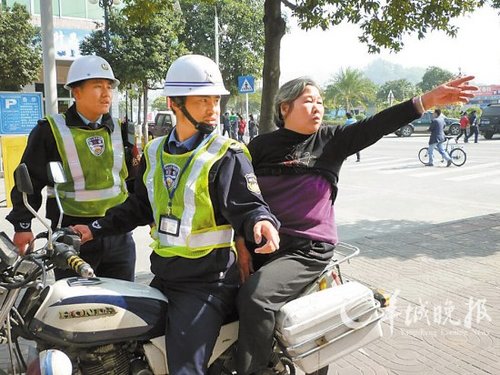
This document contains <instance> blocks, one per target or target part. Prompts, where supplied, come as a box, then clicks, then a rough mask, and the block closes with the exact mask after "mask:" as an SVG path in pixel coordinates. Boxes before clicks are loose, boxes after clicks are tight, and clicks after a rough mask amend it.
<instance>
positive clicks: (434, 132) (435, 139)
mask: <svg viewBox="0 0 500 375" xmlns="http://www.w3.org/2000/svg"><path fill="white" fill-rule="evenodd" d="M444 126H445V122H444V118H443V117H442V116H441V110H440V109H439V108H436V109H435V110H434V112H433V113H432V123H431V126H430V127H429V129H430V130H431V135H430V136H429V149H428V155H429V162H428V163H427V164H425V166H426V167H432V166H434V160H433V154H434V148H436V147H437V149H438V151H439V153H440V154H441V156H442V157H443V158H444V160H446V166H447V167H449V166H450V165H451V157H450V155H449V154H448V152H447V151H446V150H445V149H444V146H443V142H444V141H445V140H446V137H445V135H444Z"/></svg>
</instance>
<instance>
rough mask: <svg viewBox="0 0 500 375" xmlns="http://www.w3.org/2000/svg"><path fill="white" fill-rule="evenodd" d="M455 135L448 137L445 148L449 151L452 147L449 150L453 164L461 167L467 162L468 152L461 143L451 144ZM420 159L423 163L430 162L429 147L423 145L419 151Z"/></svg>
mask: <svg viewBox="0 0 500 375" xmlns="http://www.w3.org/2000/svg"><path fill="white" fill-rule="evenodd" d="M453 138H454V137H446V141H444V142H446V146H445V148H444V149H445V150H446V152H448V149H451V151H449V152H448V154H449V155H450V158H451V162H452V164H453V165H455V166H457V167H461V166H462V165H464V164H465V161H466V160H467V154H466V153H465V151H464V150H463V149H462V146H459V145H456V144H455V145H454V144H452V145H450V139H453ZM418 159H419V160H420V161H421V162H422V163H423V164H428V163H429V147H423V148H421V149H420V151H419V152H418Z"/></svg>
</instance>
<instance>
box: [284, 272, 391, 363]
mask: <svg viewBox="0 0 500 375" xmlns="http://www.w3.org/2000/svg"><path fill="white" fill-rule="evenodd" d="M382 315H383V314H382V312H381V311H380V309H379V303H378V301H376V300H375V299H374V297H373V292H372V291H371V290H370V289H369V288H367V287H366V286H364V285H362V284H360V283H358V282H355V281H353V282H348V283H346V284H342V285H339V286H335V287H333V288H329V289H325V290H322V291H319V292H315V293H313V294H309V295H306V296H304V297H301V298H298V299H296V300H293V301H290V302H288V303H287V304H286V305H284V306H283V307H282V308H281V310H280V311H279V312H278V314H277V316H276V329H277V336H278V339H279V341H280V342H281V344H282V345H283V346H284V347H285V348H286V352H287V353H288V354H289V355H290V357H291V358H292V360H293V361H294V362H295V363H296V364H297V365H298V366H299V367H300V368H301V369H302V370H303V371H305V372H307V373H308V372H313V371H316V370H318V369H320V368H322V367H324V366H326V365H327V364H329V363H332V362H334V361H335V360H337V359H338V358H340V357H343V356H345V355H347V354H349V353H351V352H353V351H355V350H358V349H360V348H362V347H363V346H365V345H366V344H368V343H369V342H371V341H373V340H375V339H378V338H380V337H382V327H381V323H380V318H381V317H382Z"/></svg>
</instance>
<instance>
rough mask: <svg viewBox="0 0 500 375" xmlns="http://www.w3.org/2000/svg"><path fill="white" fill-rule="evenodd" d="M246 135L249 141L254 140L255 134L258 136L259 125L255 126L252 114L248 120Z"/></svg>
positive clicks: (255, 122)
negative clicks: (247, 134)
mask: <svg viewBox="0 0 500 375" xmlns="http://www.w3.org/2000/svg"><path fill="white" fill-rule="evenodd" d="M248 133H249V136H250V140H252V139H254V138H255V137H256V136H257V134H259V125H258V124H257V121H255V119H254V117H253V114H250V116H249V119H248Z"/></svg>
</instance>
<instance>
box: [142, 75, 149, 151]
mask: <svg viewBox="0 0 500 375" xmlns="http://www.w3.org/2000/svg"><path fill="white" fill-rule="evenodd" d="M142 92H143V95H144V96H143V100H144V117H143V118H144V123H143V124H144V125H143V126H144V127H143V129H144V144H146V143H147V142H148V141H149V134H148V82H147V81H145V82H144V84H143V86H142Z"/></svg>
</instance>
